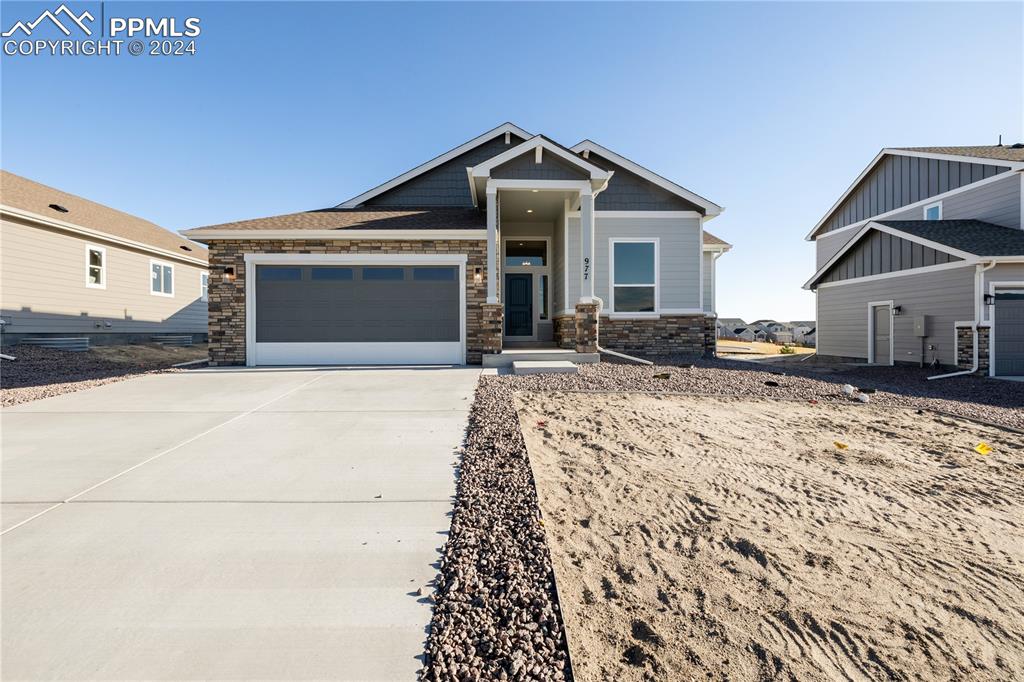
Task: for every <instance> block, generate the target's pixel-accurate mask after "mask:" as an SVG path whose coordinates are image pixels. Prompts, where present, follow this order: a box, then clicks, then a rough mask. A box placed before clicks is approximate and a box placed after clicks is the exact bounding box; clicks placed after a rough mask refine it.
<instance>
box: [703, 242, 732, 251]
mask: <svg viewBox="0 0 1024 682" xmlns="http://www.w3.org/2000/svg"><path fill="white" fill-rule="evenodd" d="M703 250H704V253H725V252H726V251H732V244H728V245H726V244H705V245H704V247H703Z"/></svg>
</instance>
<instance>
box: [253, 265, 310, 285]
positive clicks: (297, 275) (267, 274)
mask: <svg viewBox="0 0 1024 682" xmlns="http://www.w3.org/2000/svg"><path fill="white" fill-rule="evenodd" d="M258 272H259V277H257V279H259V280H260V281H261V282H297V281H299V280H301V279H302V268H282V267H274V266H269V265H268V266H261V267H260V268H258Z"/></svg>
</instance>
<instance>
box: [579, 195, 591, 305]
mask: <svg viewBox="0 0 1024 682" xmlns="http://www.w3.org/2000/svg"><path fill="white" fill-rule="evenodd" d="M580 233H581V234H580V245H581V247H582V249H581V255H580V259H581V260H580V276H581V280H580V301H579V302H580V303H593V302H594V193H593V191H592V190H590V189H589V188H588V189H585V190H582V191H581V192H580Z"/></svg>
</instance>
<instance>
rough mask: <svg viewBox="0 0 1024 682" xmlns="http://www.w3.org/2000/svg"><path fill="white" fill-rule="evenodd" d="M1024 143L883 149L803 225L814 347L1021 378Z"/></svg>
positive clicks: (859, 356)
mask: <svg viewBox="0 0 1024 682" xmlns="http://www.w3.org/2000/svg"><path fill="white" fill-rule="evenodd" d="M1022 195H1024V145H1021V144H1016V145H1013V146H1009V147H1005V146H991V147H915V148H907V149H883V150H882V151H881V152H879V154H878V155H877V156H876V157H875V159H874V160H873V161H872V162H871V163H870V164H869V165H868V167H867V168H865V169H864V171H863V172H862V173H861V174H860V176H858V177H857V179H856V180H855V181H854V182H853V184H852V185H850V187H849V189H847V190H846V192H844V193H843V195H842V196H841V197H840V198H839V200H838V201H837V202H836V203H835V205H834V206H833V207H832V208H831V209H829V211H828V212H827V213H826V214H825V215H824V217H822V219H821V220H820V221H818V224H817V225H815V226H814V229H812V230H811V232H810V234H808V236H807V239H808V240H814V241H815V242H816V246H817V272H815V273H814V276H813V277H811V279H810V280H808V281H807V283H806V284H805V285H804V287H805V288H807V289H811V290H813V291H815V292H816V293H817V308H818V311H817V317H818V320H817V336H818V339H817V348H818V353H819V354H821V355H827V356H837V357H842V358H849V359H858V360H866V361H867V362H869V363H875V364H883V365H891V364H893V363H894V362H912V363H921V364H932V363H935V364H940V365H950V366H959V367H960V368H961V369H965V370H971V369H981V370H982V371H985V372H986V373H988V374H991V375H1011V376H1014V375H1018V376H1019V375H1024V231H1022V228H1024V215H1022V214H1024V202H1022Z"/></svg>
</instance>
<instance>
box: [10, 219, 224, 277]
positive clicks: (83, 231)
mask: <svg viewBox="0 0 1024 682" xmlns="http://www.w3.org/2000/svg"><path fill="white" fill-rule="evenodd" d="M0 213H5V214H7V215H10V216H12V217H15V218H21V219H22V220H29V221H32V222H35V223H39V224H41V225H46V226H48V227H56V228H57V229H60V230H64V231H66V232H74V233H76V234H80V235H82V236H85V237H90V238H92V239H100V240H103V241H106V242H110V243H112V244H120V245H122V246H130V247H132V248H134V249H139V250H140V251H146V252H148V253H152V254H156V255H159V256H162V257H163V258H173V259H175V260H179V261H184V262H186V263H189V264H190V265H198V266H200V267H203V268H207V267H209V263H207V262H206V261H204V260H202V259H201V258H196V257H194V256H189V255H186V254H184V253H177V252H175V251H170V250H168V249H163V248H160V247H159V246H151V245H149V244H145V243H143V242H137V241H135V240H133V239H126V238H124V237H118V236H116V235H112V234H110V233H108V232H102V231H100V230H94V229H92V228H89V227H82V226H81V225H76V224H74V223H68V222H65V221H63V220H56V219H54V218H49V217H47V216H43V215H39V214H38V213H33V212H31V211H23V210H22V209H20V208H14V207H13V206H6V205H2V204H0ZM171 234H173V233H171ZM185 234H187V233H185V232H181V233H179V235H185ZM192 241H196V242H197V241H198V240H195V239H193V240H192Z"/></svg>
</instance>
